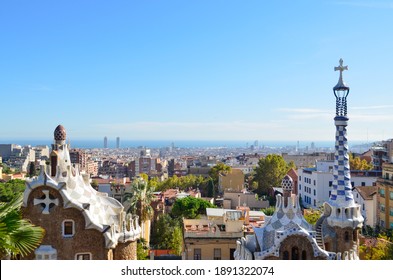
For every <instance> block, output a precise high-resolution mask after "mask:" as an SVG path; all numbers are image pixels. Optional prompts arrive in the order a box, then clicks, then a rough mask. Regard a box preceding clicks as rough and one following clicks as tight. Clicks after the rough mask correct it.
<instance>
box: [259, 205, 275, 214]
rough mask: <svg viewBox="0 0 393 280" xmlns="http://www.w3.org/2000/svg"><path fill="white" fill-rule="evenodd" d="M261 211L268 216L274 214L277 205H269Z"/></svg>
mask: <svg viewBox="0 0 393 280" xmlns="http://www.w3.org/2000/svg"><path fill="white" fill-rule="evenodd" d="M261 211H262V212H263V213H264V214H265V215H266V216H273V214H274V211H276V207H274V206H269V207H267V208H263V209H261Z"/></svg>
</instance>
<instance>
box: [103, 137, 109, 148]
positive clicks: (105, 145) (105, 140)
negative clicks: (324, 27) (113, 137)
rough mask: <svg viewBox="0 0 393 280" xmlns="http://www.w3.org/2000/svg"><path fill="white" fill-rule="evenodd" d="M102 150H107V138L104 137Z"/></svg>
mask: <svg viewBox="0 0 393 280" xmlns="http://www.w3.org/2000/svg"><path fill="white" fill-rule="evenodd" d="M104 148H105V149H106V148H108V137H106V136H105V137H104Z"/></svg>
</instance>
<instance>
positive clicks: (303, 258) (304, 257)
mask: <svg viewBox="0 0 393 280" xmlns="http://www.w3.org/2000/svg"><path fill="white" fill-rule="evenodd" d="M302 260H307V252H306V250H303V251H302Z"/></svg>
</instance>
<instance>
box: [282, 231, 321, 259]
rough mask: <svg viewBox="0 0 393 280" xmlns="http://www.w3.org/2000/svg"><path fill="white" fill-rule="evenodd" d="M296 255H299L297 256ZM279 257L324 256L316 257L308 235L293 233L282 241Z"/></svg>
mask: <svg viewBox="0 0 393 280" xmlns="http://www.w3.org/2000/svg"><path fill="white" fill-rule="evenodd" d="M285 252H287V257H285ZM295 255H297V257H296V256H295ZM279 259H281V260H283V259H289V260H292V259H299V260H302V259H305V260H318V259H323V258H321V257H314V250H313V247H312V245H311V244H310V241H309V240H308V239H307V238H306V237H304V236H300V235H292V236H289V237H287V238H286V239H285V240H284V241H283V242H282V243H281V246H280V256H279Z"/></svg>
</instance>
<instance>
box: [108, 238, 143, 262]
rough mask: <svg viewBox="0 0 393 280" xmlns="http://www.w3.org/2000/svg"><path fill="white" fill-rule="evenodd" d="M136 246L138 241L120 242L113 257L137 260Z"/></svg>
mask: <svg viewBox="0 0 393 280" xmlns="http://www.w3.org/2000/svg"><path fill="white" fill-rule="evenodd" d="M136 248H137V242H136V241H133V242H126V243H119V244H118V245H117V247H116V249H114V250H113V257H114V259H115V260H136V259H137V256H136Z"/></svg>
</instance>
